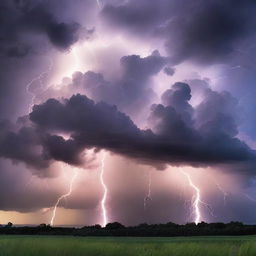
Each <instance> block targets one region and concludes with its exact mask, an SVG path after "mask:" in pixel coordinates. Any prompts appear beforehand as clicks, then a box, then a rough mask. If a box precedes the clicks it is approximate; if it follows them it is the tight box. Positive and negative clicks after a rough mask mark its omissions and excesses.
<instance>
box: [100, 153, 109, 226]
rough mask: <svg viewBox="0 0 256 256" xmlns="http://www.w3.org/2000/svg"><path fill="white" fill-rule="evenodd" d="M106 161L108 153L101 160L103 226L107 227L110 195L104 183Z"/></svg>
mask: <svg viewBox="0 0 256 256" xmlns="http://www.w3.org/2000/svg"><path fill="white" fill-rule="evenodd" d="M105 159H106V152H103V154H102V158H101V169H100V183H101V185H102V188H103V197H102V199H101V203H100V204H101V210H102V217H103V220H102V225H103V227H105V226H106V225H107V223H108V214H107V208H106V201H107V195H108V188H107V186H106V184H105V181H104V171H105Z"/></svg>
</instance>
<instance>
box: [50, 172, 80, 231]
mask: <svg viewBox="0 0 256 256" xmlns="http://www.w3.org/2000/svg"><path fill="white" fill-rule="evenodd" d="M73 171H74V174H73V176H72V178H71V180H70V184H69V190H68V192H67V193H66V194H63V195H61V196H60V197H59V198H58V200H57V202H56V204H55V205H54V208H53V212H52V218H51V221H50V224H51V226H53V223H54V220H55V217H56V211H57V207H58V205H59V203H60V202H61V200H62V199H64V198H66V197H68V196H70V195H71V194H72V192H73V185H74V181H75V179H76V177H77V175H78V171H77V170H76V169H73Z"/></svg>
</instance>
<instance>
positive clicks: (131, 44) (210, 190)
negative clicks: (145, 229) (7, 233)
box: [0, 0, 256, 225]
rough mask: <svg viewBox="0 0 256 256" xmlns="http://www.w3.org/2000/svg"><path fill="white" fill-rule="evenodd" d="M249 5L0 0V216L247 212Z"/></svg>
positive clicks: (99, 218) (253, 196) (216, 217)
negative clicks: (103, 158)
mask: <svg viewBox="0 0 256 256" xmlns="http://www.w3.org/2000/svg"><path fill="white" fill-rule="evenodd" d="M255 11H256V3H255V2H254V1H251V0H243V1H242V0H237V1H235V2H234V1H232V0H224V1H223V0H222V1H221V0H207V1H202V0H194V1H191V0H173V1H169V0H152V1H148V0H140V1H135V0H118V1H117V0H98V1H96V0H95V1H94V0H83V1H79V0H74V1H68V0H63V1H62V2H61V4H60V1H57V0H54V1H53V0H51V1H50V0H44V1H43V0H11V1H9V0H3V1H1V3H0V20H1V22H0V65H1V70H0V223H6V222H8V221H12V222H14V223H17V224H39V223H50V222H51V220H53V222H52V224H54V225H69V224H72V225H89V224H95V223H100V224H104V216H103V211H104V210H105V211H106V213H105V215H106V216H105V217H107V221H109V222H111V221H119V222H122V223H123V224H125V225H134V224H138V223H143V222H147V223H163V222H168V221H172V222H177V223H186V222H191V221H196V218H197V217H198V218H199V221H207V222H219V221H224V222H227V221H232V220H234V221H236V220H238V221H243V222H245V223H255V222H256V219H255V213H256V212H255V203H256V189H255V170H256V168H255V167H256V152H255V149H256V144H255V140H256V132H255V130H256V126H255V125H256V119H255V111H254V109H255V107H256V105H255V104H256V103H255V94H256V87H255V82H256V77H255V74H256V72H255V70H254V66H255V60H256V56H255V47H256V41H255V36H256V34H255V29H254V28H255V25H256V18H255ZM104 154H105V160H104V163H103V162H102V157H103V155H104ZM102 164H104V169H102V168H103V165H102ZM102 171H103V173H102ZM101 175H102V176H101ZM197 189H198V191H200V195H199V194H198V191H197ZM61 196H62V197H61ZM199 196H200V198H199ZM104 198H105V199H104ZM58 199H60V200H59V201H58ZM103 199H104V200H103ZM102 200H103V201H102ZM56 203H57V207H56V208H54V206H55V205H56ZM197 206H198V207H199V211H200V216H199V215H198V214H196V210H197V209H196V207H197Z"/></svg>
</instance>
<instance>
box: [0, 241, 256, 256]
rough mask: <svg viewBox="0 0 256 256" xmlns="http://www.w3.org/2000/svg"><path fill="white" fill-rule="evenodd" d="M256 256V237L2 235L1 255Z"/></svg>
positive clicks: (0, 242)
mask: <svg viewBox="0 0 256 256" xmlns="http://www.w3.org/2000/svg"><path fill="white" fill-rule="evenodd" d="M21 255H22V256H23V255H24V256H35V255H36V256H41V255H45V256H48V255H49V256H136V255H141V256H224V255H225V256H256V237H255V236H243V237H182V238H180V237H179V238H155V237H154V238H135V237H134V238H124V237H122V238H120V237H119V238H114V237H111V238H103V237H99V238H97V237H93V238H92V237H90V238H87V237H86V238H84V237H54V236H0V256H21Z"/></svg>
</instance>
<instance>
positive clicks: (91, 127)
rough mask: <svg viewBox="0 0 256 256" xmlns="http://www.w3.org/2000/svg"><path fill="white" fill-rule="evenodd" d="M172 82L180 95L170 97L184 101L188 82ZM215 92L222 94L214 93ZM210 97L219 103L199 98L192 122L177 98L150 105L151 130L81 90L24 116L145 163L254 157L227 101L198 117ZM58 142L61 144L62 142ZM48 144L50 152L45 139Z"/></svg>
mask: <svg viewBox="0 0 256 256" xmlns="http://www.w3.org/2000/svg"><path fill="white" fill-rule="evenodd" d="M177 87H179V85H178V84H175V85H174V89H173V91H174V92H175V91H176V92H177V91H178V92H179V93H178V94H180V95H179V96H178V97H177V98H175V96H174V98H175V100H176V101H178V99H180V101H181V102H182V104H183V106H185V107H187V106H186V104H184V102H186V101H188V99H189V97H188V94H189V87H188V85H185V84H182V83H181V84H180V87H181V90H180V89H177ZM186 90H187V91H186ZM174 94H175V93H174ZM182 94H183V95H182ZM181 95H182V97H181ZM184 96H185V98H184ZM219 98H225V95H224V96H223V95H221V94H220V95H219ZM215 103H216V104H217V103H219V101H218V97H217V100H216V99H215V98H213V99H211V101H209V106H208V105H207V101H204V102H202V103H201V104H200V105H199V106H198V108H197V109H195V111H198V112H199V113H200V114H199V115H198V116H197V119H196V123H195V124H194V122H187V120H186V119H187V116H186V115H183V111H182V110H181V106H182V104H177V102H176V105H175V104H174V105H173V106H172V105H168V106H164V105H161V104H158V105H153V106H152V110H151V113H150V117H149V121H150V124H151V128H152V131H151V130H141V129H139V128H137V127H136V125H135V124H134V123H133V122H132V121H131V119H130V118H129V117H128V116H127V115H125V114H123V113H121V112H119V111H118V110H117V108H116V107H114V106H111V105H108V104H106V103H103V102H99V103H94V102H93V101H92V100H90V99H88V98H87V97H86V96H82V95H75V96H72V97H71V98H70V99H67V100H65V101H64V102H60V101H57V100H54V99H50V100H48V101H47V102H45V103H43V104H41V105H37V106H35V107H34V109H33V112H32V113H31V114H30V119H31V121H32V122H33V123H34V124H36V125H37V127H39V128H40V129H43V130H45V131H47V132H49V133H53V132H55V133H59V132H66V133H71V134H72V135H71V138H70V140H73V143H74V144H76V143H77V145H79V147H82V148H91V147H96V148H99V149H101V148H103V149H107V150H110V151H113V152H115V153H119V154H123V155H126V156H128V157H132V158H136V159H138V160H139V161H143V162H147V163H154V162H158V163H159V162H162V163H178V164H198V165H201V164H205V165H207V164H215V163H216V164H218V163H229V162H236V161H238V162H239V161H249V160H255V153H254V151H253V150H251V149H250V148H249V147H248V146H247V145H246V144H245V143H243V142H241V141H240V140H238V139H237V138H235V137H234V136H235V134H236V132H235V128H236V126H235V120H234V119H233V117H232V115H229V113H228V107H227V108H225V107H224V111H223V112H222V113H218V112H216V113H215V114H214V113H213V114H212V115H210V116H209V119H206V120H205V121H204V122H203V121H202V120H201V119H200V115H201V113H202V112H203V111H206V109H207V108H208V107H210V106H211V104H215ZM184 111H186V108H185V110H184ZM187 114H189V111H188V112H187ZM223 116H225V118H223ZM191 119H192V117H191ZM229 127H232V129H230V130H229V129H228V128H229ZM53 146H54V145H53ZM62 146H63V147H60V148H62V150H64V148H65V146H66V144H65V143H63V145H62ZM48 147H49V152H50V151H51V145H48ZM63 160H64V159H63ZM65 161H66V162H68V160H67V159H65Z"/></svg>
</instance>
